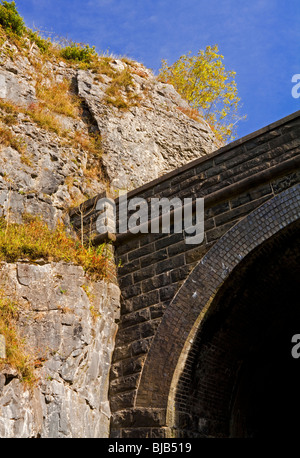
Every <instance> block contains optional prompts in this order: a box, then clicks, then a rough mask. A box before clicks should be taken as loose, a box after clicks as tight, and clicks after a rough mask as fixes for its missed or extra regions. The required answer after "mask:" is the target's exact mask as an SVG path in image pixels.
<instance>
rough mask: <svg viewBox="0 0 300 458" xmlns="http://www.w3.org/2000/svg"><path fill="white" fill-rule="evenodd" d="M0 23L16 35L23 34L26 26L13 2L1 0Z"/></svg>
mask: <svg viewBox="0 0 300 458" xmlns="http://www.w3.org/2000/svg"><path fill="white" fill-rule="evenodd" d="M0 24H1V25H2V27H3V28H4V29H5V30H7V31H12V32H13V33H15V34H16V35H18V36H21V35H23V32H24V31H25V29H26V27H25V24H24V21H23V19H22V17H21V16H20V15H19V13H18V11H17V8H16V4H15V2H6V1H2V2H1V4H0Z"/></svg>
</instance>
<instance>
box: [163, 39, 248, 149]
mask: <svg viewBox="0 0 300 458" xmlns="http://www.w3.org/2000/svg"><path fill="white" fill-rule="evenodd" d="M223 59H224V56H222V55H221V54H219V50H218V46H217V45H215V46H212V47H211V46H207V47H206V49H205V51H203V50H201V49H200V50H199V51H198V53H197V55H195V56H192V55H191V52H189V53H188V54H187V55H183V56H181V57H180V58H179V59H178V60H177V61H176V62H175V63H174V64H173V65H170V66H169V65H168V64H167V62H166V61H165V60H163V61H162V68H161V70H160V73H159V77H160V79H161V80H162V81H164V82H167V83H170V84H172V85H173V86H174V87H175V89H176V90H177V91H178V93H179V94H180V95H181V96H182V97H183V98H184V99H186V100H187V101H188V102H189V104H190V105H191V107H192V108H194V109H196V110H199V111H200V113H201V114H202V116H203V117H204V119H205V120H206V121H207V122H208V123H209V124H210V126H211V127H212V129H213V131H214V132H215V134H216V136H217V138H218V140H219V141H220V142H222V143H227V142H228V141H230V140H233V138H234V135H235V129H236V124H237V122H238V121H239V120H241V119H243V118H245V117H244V116H243V117H242V116H239V114H238V108H239V101H240V98H239V97H238V95H237V87H236V83H235V80H234V77H235V75H236V73H235V72H234V71H226V70H225V67H224V64H223V62H222V61H223Z"/></svg>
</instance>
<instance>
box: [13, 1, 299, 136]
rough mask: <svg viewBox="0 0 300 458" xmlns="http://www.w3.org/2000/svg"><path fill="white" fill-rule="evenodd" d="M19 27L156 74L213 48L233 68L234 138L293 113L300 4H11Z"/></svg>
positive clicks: (162, 2) (134, 2) (79, 2)
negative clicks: (240, 117)
mask: <svg viewBox="0 0 300 458" xmlns="http://www.w3.org/2000/svg"><path fill="white" fill-rule="evenodd" d="M15 1H16V5H17V8H18V11H19V13H20V14H21V15H22V16H23V18H24V19H25V22H26V25H27V26H28V27H31V28H33V27H34V26H35V27H37V28H39V29H40V30H42V31H46V32H51V33H53V34H54V35H57V36H61V37H67V38H69V39H71V40H74V41H77V42H83V43H88V44H89V45H90V46H92V45H95V46H96V49H97V51H99V52H101V51H103V52H105V51H107V50H108V51H109V52H110V53H112V54H115V55H121V56H124V55H127V56H128V57H131V58H133V59H135V60H138V61H139V62H142V63H143V64H144V65H146V66H147V67H149V68H151V69H152V70H153V71H154V72H155V73H157V72H158V69H159V68H160V66H161V60H162V59H167V61H168V63H170V64H171V63H173V62H174V61H175V60H177V59H178V58H179V57H180V56H181V55H182V54H186V53H187V52H188V51H191V52H192V53H193V54H196V53H197V52H198V50H199V49H205V47H206V46H207V45H214V44H218V46H219V51H220V53H221V54H222V55H224V64H225V68H226V70H234V71H236V82H237V87H238V94H239V96H240V98H241V103H242V105H243V106H242V109H241V113H242V114H246V115H247V119H246V121H242V122H240V123H239V125H238V132H237V133H238V138H239V137H242V136H244V135H247V134H249V133H251V132H253V131H255V130H257V129H259V128H261V127H264V126H266V125H268V124H270V123H271V122H274V121H277V120H278V119H280V118H282V117H284V116H287V115H289V114H291V113H293V112H295V111H297V110H299V109H300V98H298V99H294V98H293V97H292V95H291V89H292V86H293V83H292V82H291V79H292V76H293V75H294V74H300V0H285V1H283V0H251V1H249V0H248V1H242V0H205V1H204V0H86V1H80V0H15Z"/></svg>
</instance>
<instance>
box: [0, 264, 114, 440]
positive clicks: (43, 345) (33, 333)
mask: <svg viewBox="0 0 300 458" xmlns="http://www.w3.org/2000/svg"><path fill="white" fill-rule="evenodd" d="M0 273H1V279H2V280H5V283H6V284H8V285H9V289H8V290H7V295H8V296H10V295H12V296H13V297H14V298H18V299H19V301H20V304H22V306H21V308H20V316H19V321H18V327H19V330H20V332H21V334H22V336H24V338H25V340H26V343H27V345H28V348H29V349H30V351H31V352H33V353H34V355H35V358H36V360H37V361H39V360H40V361H44V362H43V363H41V368H37V369H36V371H37V375H38V377H39V381H38V383H37V385H36V386H35V387H34V388H26V386H24V383H23V382H21V381H20V380H19V378H18V376H17V374H16V372H15V371H13V370H12V369H11V368H9V367H4V368H3V369H2V370H1V372H0V437H18V438H19V437H51V438H53V437H72V438H75V437H108V435H109V421H110V407H109V402H108V381H109V379H108V378H109V369H110V363H111V357H112V352H113V349H114V337H115V334H116V330H117V324H116V321H117V320H118V318H119V288H118V287H117V286H116V285H114V284H112V283H107V282H105V281H98V282H90V281H88V279H87V277H86V276H85V275H84V272H83V270H82V268H81V267H78V266H73V265H69V264H66V263H63V262H61V263H48V264H43V265H39V264H29V263H26V262H18V263H16V264H6V263H3V264H2V265H1V271H0Z"/></svg>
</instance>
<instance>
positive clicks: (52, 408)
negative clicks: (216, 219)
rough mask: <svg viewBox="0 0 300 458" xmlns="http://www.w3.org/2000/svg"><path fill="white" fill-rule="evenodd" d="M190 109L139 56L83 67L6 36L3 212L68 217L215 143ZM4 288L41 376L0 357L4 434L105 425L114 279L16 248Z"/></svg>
mask: <svg viewBox="0 0 300 458" xmlns="http://www.w3.org/2000/svg"><path fill="white" fill-rule="evenodd" d="M104 64H105V65H104ZM101 69H102V70H101ZM124 77H126V78H127V81H124ZM122 78H123V80H122ZM126 78H125V80H126ZM58 91H62V92H58ZM63 91H64V92H63ZM49 94H50V96H49ZM51 94H52V95H53V99H55V100H56V103H57V107H56V106H53V103H52V102H51V97H52V96H51ZM59 101H61V102H62V104H61V106H60V107H58V105H59V103H58V102H59ZM64 104H65V106H64ZM68 104H69V109H68V110H67V109H66V105H68ZM54 105H55V104H54ZM185 113H188V107H187V105H186V103H185V102H184V101H183V100H182V99H181V98H180V96H179V95H178V94H177V93H176V91H175V90H174V89H173V87H172V86H170V85H168V84H163V83H161V82H159V81H158V80H157V79H156V78H155V77H154V75H153V74H152V72H151V71H150V70H148V69H146V68H145V67H144V66H143V65H141V64H139V63H137V62H133V61H129V60H127V59H123V60H115V59H112V58H105V59H104V60H103V65H102V64H101V66H100V67H99V68H98V70H95V69H86V68H85V69H84V68H80V66H78V65H77V66H76V65H71V64H70V65H69V64H68V63H67V62H66V61H63V60H62V59H60V58H57V57H55V56H52V57H51V59H50V58H47V57H45V56H42V55H41V54H40V51H39V49H38V47H37V46H36V45H35V44H34V43H33V42H30V40H27V41H26V40H25V41H24V43H23V47H22V49H21V48H20V46H19V45H18V44H16V43H13V42H11V41H10V40H4V39H3V40H2V39H1V40H0V147H1V149H0V216H4V217H5V218H6V220H9V221H14V222H17V223H22V221H23V217H24V215H28V214H30V215H34V216H40V217H41V218H42V219H43V220H44V221H45V222H46V223H47V224H48V226H49V227H50V228H54V227H55V225H56V224H57V222H58V220H63V221H64V223H65V224H66V225H68V224H69V209H70V207H75V206H77V205H78V204H79V203H81V202H83V201H84V200H86V199H88V198H90V197H93V196H95V195H96V194H98V193H100V192H102V191H104V190H107V189H110V191H111V192H113V193H115V192H116V193H117V191H118V190H119V189H122V190H123V189H127V190H130V189H133V188H135V187H137V186H140V185H142V184H144V183H146V182H148V181H150V180H152V179H154V178H156V177H158V176H160V175H162V174H164V173H166V172H168V171H170V170H172V169H174V168H176V167H179V166H181V165H183V164H184V163H187V162H189V161H190V160H192V159H194V158H197V157H199V156H201V155H203V154H207V153H210V152H211V151H213V150H214V149H215V148H216V143H215V138H214V135H213V133H212V131H211V129H210V127H209V126H208V125H207V124H206V123H205V122H204V121H201V120H200V121H195V120H193V119H191V118H190V117H189V116H187V115H186V114H185ZM1 288H2V289H3V288H4V289H5V293H6V295H7V297H10V296H11V297H14V298H16V300H17V301H18V302H19V304H20V309H19V311H18V329H19V331H20V333H21V335H22V336H24V337H25V339H26V342H27V345H29V347H30V350H31V351H32V352H33V353H34V355H35V358H36V361H37V362H38V363H37V366H36V373H37V378H38V383H37V384H36V385H35V386H34V388H32V387H31V388H28V387H26V385H24V383H23V382H22V381H21V380H20V377H19V374H18V373H17V372H16V371H15V370H13V369H12V368H11V367H9V366H8V365H7V364H4V365H3V364H2V366H1V367H2V369H1V371H0V437H108V435H109V419H110V409H109V400H108V374H109V369H110V362H111V357H112V352H113V348H114V339H115V334H116V331H117V324H116V323H117V320H118V314H119V289H118V286H117V285H116V284H114V283H112V282H109V281H106V280H102V281H92V280H91V279H90V278H88V276H87V275H86V274H85V273H84V272H83V270H82V268H81V267H78V266H74V265H71V264H67V263H63V262H61V263H55V262H49V261H47V260H37V261H36V262H35V263H32V262H29V261H28V260H27V259H20V260H19V261H18V262H16V263H8V262H2V263H1V265H0V289H1Z"/></svg>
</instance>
